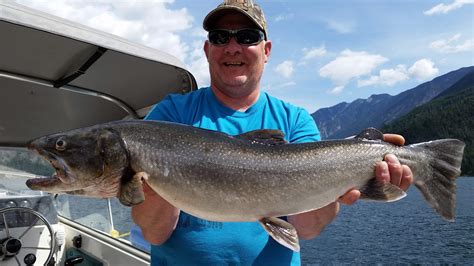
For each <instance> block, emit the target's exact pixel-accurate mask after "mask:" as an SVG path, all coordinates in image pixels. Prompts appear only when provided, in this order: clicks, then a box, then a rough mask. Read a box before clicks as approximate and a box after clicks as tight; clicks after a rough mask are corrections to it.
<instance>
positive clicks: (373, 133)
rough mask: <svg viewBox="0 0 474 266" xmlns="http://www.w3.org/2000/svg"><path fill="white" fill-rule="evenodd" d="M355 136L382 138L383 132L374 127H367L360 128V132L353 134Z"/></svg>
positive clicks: (370, 138) (368, 138)
mask: <svg viewBox="0 0 474 266" xmlns="http://www.w3.org/2000/svg"><path fill="white" fill-rule="evenodd" d="M355 138H356V139H365V140H383V133H382V132H380V131H379V130H378V129H376V128H373V127H369V128H366V129H364V130H362V132H360V133H359V134H358V135H357V136H355Z"/></svg>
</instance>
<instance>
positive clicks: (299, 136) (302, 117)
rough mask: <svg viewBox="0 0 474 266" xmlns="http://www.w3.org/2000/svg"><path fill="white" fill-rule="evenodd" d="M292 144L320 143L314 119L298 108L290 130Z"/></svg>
mask: <svg viewBox="0 0 474 266" xmlns="http://www.w3.org/2000/svg"><path fill="white" fill-rule="evenodd" d="M291 133H292V134H291V140H290V142H292V143H302V142H313V141H320V140H321V135H320V133H319V129H318V126H317V125H316V122H315V121H314V119H313V118H312V117H311V115H309V113H308V111H306V110H305V109H303V108H298V111H297V112H296V118H295V123H294V126H293V127H292V130H291Z"/></svg>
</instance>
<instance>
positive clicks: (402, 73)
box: [357, 65, 410, 87]
mask: <svg viewBox="0 0 474 266" xmlns="http://www.w3.org/2000/svg"><path fill="white" fill-rule="evenodd" d="M409 78H410V77H409V74H408V70H407V68H406V67H405V66H404V65H398V66H397V67H396V68H391V69H382V70H380V71H379V75H378V76H370V78H368V79H365V80H359V81H358V82H357V86H358V87H366V86H371V85H386V86H393V85H395V84H396V83H398V82H401V81H404V80H407V79H409Z"/></svg>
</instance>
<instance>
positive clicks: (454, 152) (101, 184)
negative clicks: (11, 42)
mask: <svg viewBox="0 0 474 266" xmlns="http://www.w3.org/2000/svg"><path fill="white" fill-rule="evenodd" d="M382 139H383V134H382V133H381V132H379V131H377V130H375V129H367V130H364V131H363V132H362V133H360V134H359V135H357V136H356V137H355V138H353V139H345V140H334V141H320V142H312V143H295V144H288V143H286V141H285V140H284V136H283V133H282V132H281V131H278V130H256V131H251V132H248V133H244V134H242V135H238V136H229V135H227V134H224V133H220V132H216V131H211V130H206V129H200V128H196V127H192V126H187V125H181V124H176V123H169V122H158V121H142V120H132V121H117V122H111V123H106V124H100V125H96V126H92V127H88V128H81V129H75V130H71V131H68V132H63V133H57V134H52V135H48V136H44V137H40V138H38V139H36V140H34V141H32V142H31V143H30V144H29V148H30V149H33V150H35V151H37V152H38V153H39V154H40V155H42V156H43V157H44V158H46V159H47V160H48V161H49V162H50V163H51V165H52V166H53V167H54V168H55V169H56V174H55V175H53V176H52V177H45V178H34V179H30V180H28V181H27V183H26V184H27V186H28V187H30V188H31V189H34V190H42V191H46V192H50V193H66V194H74V195H85V196H90V197H100V198H104V197H117V198H118V199H119V200H120V202H121V203H122V204H124V205H126V206H133V205H135V204H139V203H141V202H142V201H143V200H144V194H143V190H142V182H143V181H145V182H147V184H148V185H149V186H150V187H151V188H152V189H153V190H154V191H156V193H158V194H159V195H160V196H161V197H163V198H164V199H165V200H167V201H168V202H169V203H171V204H172V205H174V206H175V207H177V208H179V209H181V210H183V211H185V212H187V213H190V214H192V215H194V216H197V217H200V218H202V219H206V220H211V221H223V222H228V221H259V222H260V224H261V225H262V226H263V228H264V229H265V230H266V231H267V232H268V233H269V234H270V236H272V237H273V238H274V239H275V240H276V241H278V242H279V243H281V244H283V245H284V246H286V247H288V248H290V249H293V250H296V251H298V250H299V241H298V236H297V233H296V230H295V229H294V227H293V226H292V225H291V224H289V223H288V222H286V221H284V220H282V219H279V218H276V217H281V216H287V215H292V214H298V213H302V212H307V211H311V210H315V209H319V208H322V207H324V206H326V205H328V204H330V203H332V202H334V201H336V200H337V199H338V198H339V197H340V196H342V195H343V194H345V193H346V192H347V191H348V190H350V189H353V188H356V189H359V190H360V191H361V194H362V196H361V198H363V199H369V200H376V201H387V202H389V201H395V200H399V199H401V198H403V197H404V196H405V195H406V194H405V192H404V191H403V190H401V189H400V188H399V187H397V186H395V185H392V184H390V183H388V184H385V183H384V184H382V183H380V182H377V181H376V180H375V173H374V170H375V165H376V163H377V162H380V161H382V160H383V158H384V156H385V155H386V154H388V153H391V154H394V155H396V156H397V157H398V159H399V160H400V162H401V163H402V164H406V165H408V166H409V167H410V168H411V170H412V172H413V175H414V184H415V186H416V187H417V188H419V189H420V191H421V192H422V194H423V196H424V197H425V199H426V200H427V201H428V203H429V204H430V205H431V206H432V207H433V208H434V209H435V210H436V212H438V213H439V214H440V215H441V216H442V217H444V218H445V219H447V220H453V219H454V209H455V178H456V177H457V176H459V175H460V173H461V171H460V167H461V161H462V156H463V150H464V146H465V145H464V143H463V142H462V141H459V140H456V139H442V140H435V141H430V142H424V143H418V144H413V145H408V146H404V147H400V146H395V145H392V144H390V143H387V142H384V141H383V140H382Z"/></svg>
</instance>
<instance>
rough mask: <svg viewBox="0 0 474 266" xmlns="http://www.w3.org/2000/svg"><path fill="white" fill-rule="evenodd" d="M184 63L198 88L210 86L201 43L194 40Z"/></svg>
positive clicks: (207, 67) (206, 63)
mask: <svg viewBox="0 0 474 266" xmlns="http://www.w3.org/2000/svg"><path fill="white" fill-rule="evenodd" d="M185 63H186V67H187V68H188V70H189V71H190V72H191V73H193V76H194V78H195V79H196V82H197V84H198V87H204V86H208V85H210V84H211V78H210V76H209V64H208V62H207V58H206V54H205V53H204V50H203V41H200V40H196V41H194V42H193V43H192V49H191V52H190V53H189V56H188V58H187V60H186V62H185Z"/></svg>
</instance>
